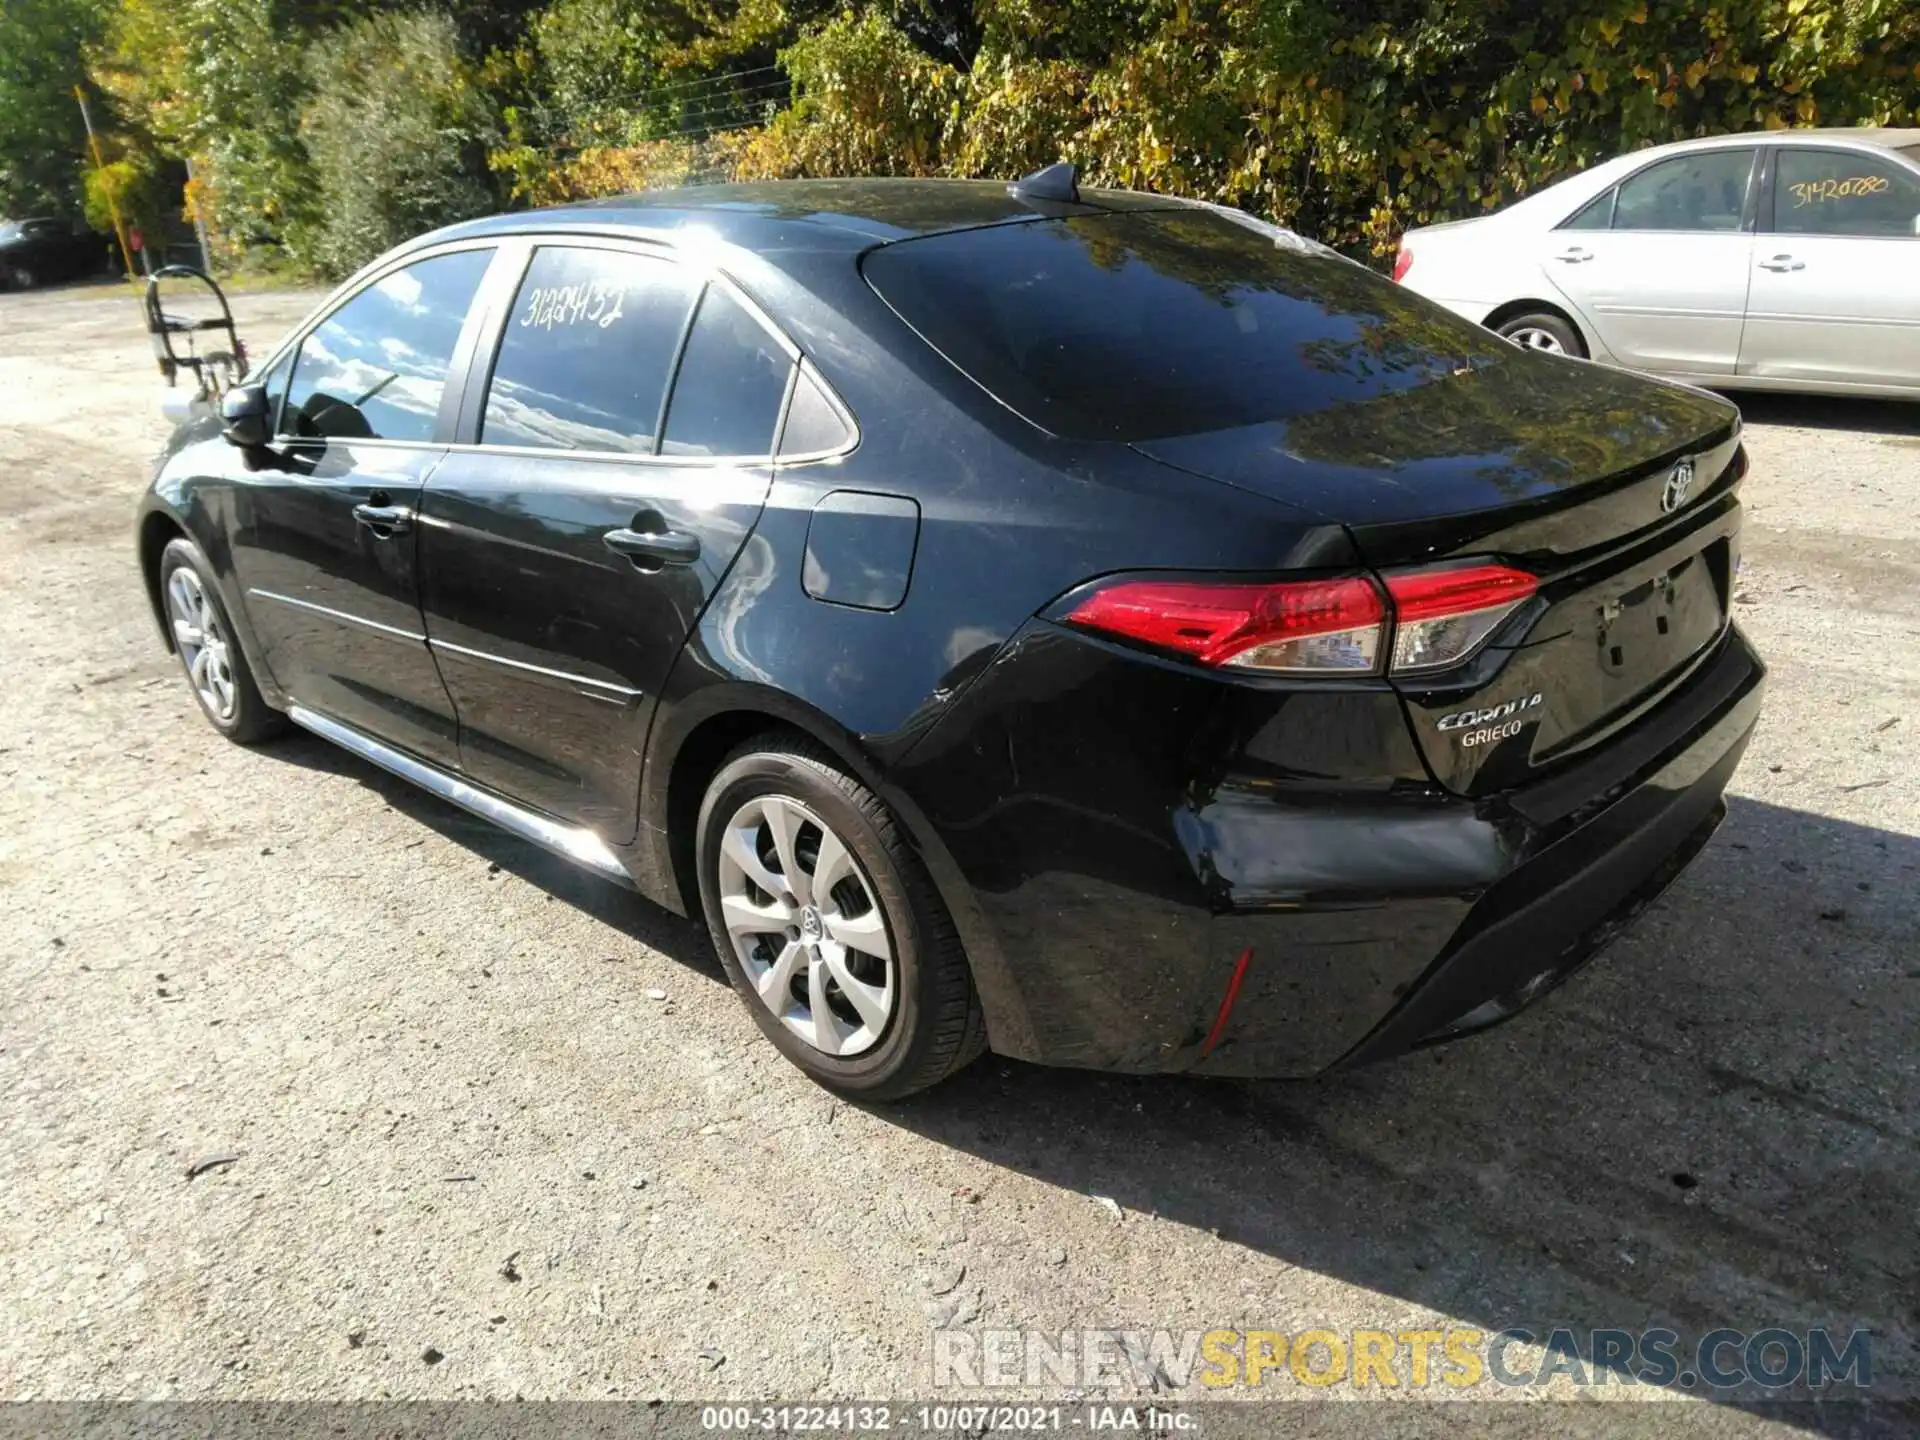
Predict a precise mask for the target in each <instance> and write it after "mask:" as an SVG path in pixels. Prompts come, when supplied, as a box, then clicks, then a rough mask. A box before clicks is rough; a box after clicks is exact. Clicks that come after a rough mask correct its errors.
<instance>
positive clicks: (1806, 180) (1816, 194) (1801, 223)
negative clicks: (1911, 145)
mask: <svg viewBox="0 0 1920 1440" xmlns="http://www.w3.org/2000/svg"><path fill="white" fill-rule="evenodd" d="M1916 221H1920V177H1916V176H1915V175H1914V174H1913V172H1912V171H1910V170H1908V169H1906V168H1905V167H1904V166H1901V165H1897V164H1895V163H1894V162H1893V161H1892V160H1890V159H1888V160H1882V159H1880V158H1878V157H1877V156H1873V155H1869V154H1865V153H1863V152H1861V151H1858V150H1782V151H1781V152H1780V158H1779V160H1778V161H1777V162H1776V164H1775V167H1774V181H1773V228H1774V230H1775V231H1776V232H1777V233H1779V234H1781V235H1860V236H1879V237H1888V238H1892V237H1897V238H1900V239H1904V240H1911V239H1913V238H1914V235H1915V230H1914V225H1915V222H1916Z"/></svg>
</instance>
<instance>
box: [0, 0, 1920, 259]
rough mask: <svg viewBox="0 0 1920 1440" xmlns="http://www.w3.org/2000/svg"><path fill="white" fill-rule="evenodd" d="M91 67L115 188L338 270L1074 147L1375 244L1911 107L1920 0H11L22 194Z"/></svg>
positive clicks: (61, 168) (1007, 168) (1021, 164)
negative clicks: (521, 216)
mask: <svg viewBox="0 0 1920 1440" xmlns="http://www.w3.org/2000/svg"><path fill="white" fill-rule="evenodd" d="M436 6H438V7H441V8H434V7H436ZM82 56H85V57H86V64H85V65H84V66H83V65H82V63H81V58H80V57H82ZM83 68H90V70H91V73H92V76H93V81H94V84H95V85H96V86H98V87H99V90H100V91H101V92H103V102H110V103H103V104H102V105H101V107H100V109H101V110H102V111H103V112H107V113H103V114H102V115H101V116H100V117H99V118H100V120H101V123H102V129H103V131H104V132H105V133H106V135H107V137H108V143H109V146H110V154H109V157H108V158H109V160H110V161H111V162H112V164H113V165H114V166H120V165H125V166H127V167H128V168H127V169H125V170H124V171H122V170H115V171H114V173H113V174H110V175H108V176H104V177H99V178H96V179H95V181H94V182H93V190H94V191H95V192H96V193H95V194H94V206H95V209H96V210H97V209H98V206H99V204H100V202H101V199H102V197H103V196H104V194H105V193H106V191H107V190H109V189H113V188H114V187H120V189H121V190H123V191H124V192H125V193H126V194H127V195H128V196H129V197H134V196H137V195H139V194H141V193H142V189H141V187H142V186H143V185H145V184H147V183H148V180H149V179H150V178H151V177H152V176H153V175H154V174H156V173H157V170H156V162H157V160H158V158H159V157H162V156H165V157H172V158H176V159H179V158H189V159H191V160H192V161H193V162H194V164H195V167H196V173H197V177H198V178H197V180H196V183H195V187H194V192H193V194H192V195H190V196H189V197H188V199H189V203H190V204H191V205H192V206H193V207H194V208H195V209H196V210H197V211H198V213H199V214H200V215H201V216H202V218H204V219H205V220H207V221H208V222H209V225H210V227H211V228H212V230H213V231H214V235H215V240H216V243H217V244H220V245H222V246H223V248H225V249H227V250H229V251H230V252H233V251H240V250H249V251H257V250H259V249H260V248H261V247H270V248H272V249H274V250H276V251H278V252H279V253H281V254H283V255H284V256H286V257H288V258H289V259H291V260H292V261H293V262H294V263H297V264H304V265H309V266H319V267H321V268H325V269H329V270H339V269H342V268H346V267H349V266H351V265H353V264H355V263H357V261H359V260H360V259H362V258H364V257H366V256H367V255H369V254H372V253H375V252H376V251H377V250H379V249H380V248H381V247H383V246H384V245H386V244H388V243H390V242H391V241H393V240H397V239H399V238H402V237H403V236H404V235H406V234H409V233H412V232H413V231H416V230H418V229H421V228H424V227H426V226H429V225H434V224H438V223H440V222H442V221H444V220H446V219H450V218H454V217H457V216H461V215H466V214H471V213H474V212H476V211H479V210H482V209H485V208H489V207H491V206H495V205H500V204H517V203H545V202H548V201H551V200H555V199H561V198H572V197H578V196H584V195H591V194H599V193H605V192H606V191H608V190H615V189H620V188H630V187H633V186H636V185H653V184H662V183H674V182H680V181H691V180H700V179H707V178H721V177H724V176H729V175H731V176H737V177H741V178H747V177H761V176H780V175H833V174H869V175H928V174H951V175H980V176H998V177H1007V176H1012V175H1016V174H1019V173H1023V172H1025V171H1027V170H1031V169H1033V168H1035V167H1036V166H1039V165H1042V164H1045V163H1048V162H1050V161H1052V160H1056V159H1063V158H1064V159H1071V160H1074V161H1076V162H1077V163H1078V164H1079V165H1080V166H1081V168H1082V171H1083V172H1084V174H1085V175H1086V177H1087V178H1088V179H1089V180H1092V181H1094V182H1096V183H1105V184H1117V185H1129V186H1134V187H1138V188H1142V189H1148V190H1163V191H1169V192H1176V193H1180V194H1186V195H1194V196H1199V197H1202V198H1206V199H1211V200H1218V201H1224V202H1227V203H1230V204H1235V205H1241V206H1244V207H1246V208H1248V209H1250V210H1253V211H1255V212H1257V213H1261V214H1265V215H1269V216H1271V217H1273V218H1275V219H1277V220H1280V221H1283V222H1285V223H1288V224H1291V225H1294V226H1296V227H1298V228H1300V229H1302V230H1304V231H1306V232H1308V233H1311V234H1314V235H1316V236H1319V237H1320V238H1322V239H1325V240H1327V241H1329V242H1330V243H1333V244H1335V245H1339V246H1341V247H1342V248H1344V249H1347V250H1348V251H1350V252H1353V253H1357V254H1373V255H1376V256H1377V255H1384V254H1385V253H1387V252H1388V251H1390V249H1391V247H1392V245H1393V243H1394V241H1395V238H1396V237H1397V235H1398V234H1399V232H1400V231H1401V230H1403V229H1405V228H1406V227H1408V226H1410V225H1420V224H1427V223H1431V222H1433V221H1436V220H1441V219H1446V218H1451V217H1457V216H1461V215H1471V214H1479V213H1482V212H1484V211H1485V210H1488V209H1491V208H1492V207H1494V206H1496V205H1499V204H1501V203H1503V202H1504V201H1506V200H1509V199H1512V198H1514V197H1515V196H1518V195H1520V194H1523V193H1526V192H1527V191H1530V190H1532V189H1536V188H1538V187H1539V186H1541V185H1543V184H1546V183H1549V182H1550V181H1552V180H1554V179H1557V178H1559V177H1560V176H1562V175H1564V174H1566V173H1568V172H1570V171H1572V170H1574V169H1577V168H1579V167H1581V166H1583V165H1586V164H1590V163H1592V162H1593V161H1595V160H1598V159H1601V158H1604V157H1606V156H1609V155H1613V154H1616V153H1618V152H1620V151H1621V150H1625V149H1631V148H1634V147H1636V146H1641V145H1647V144H1654V143H1658V142H1660V141H1664V140H1671V139H1678V138H1682V137H1685V136H1691V135H1700V134H1711V133H1719V132H1725V131H1738V130H1747V129H1755V128H1762V127H1777V126H1782V125H1808V124H1840V125H1849V124H1859V123H1876V124H1903V123H1914V122H1915V120H1916V118H1917V112H1920V3H1915V0H1369V3H1367V4H1365V5H1353V4H1343V3H1339V0H406V3H404V4H401V5H382V4H379V3H377V0H0V211H3V210H14V211H23V210H36V209H60V208H63V207H66V208H70V207H71V206H72V205H73V204H74V203H76V201H77V199H78V196H79V192H80V182H79V173H80V166H79V161H80V156H81V153H82V151H81V145H82V137H81V132H80V128H79V113H78V110H77V108H76V107H74V106H73V104H72V99H71V87H72V85H73V83H74V82H75V80H76V79H78V78H79V77H80V71H81V70H82V69H83ZM143 177H145V178H143Z"/></svg>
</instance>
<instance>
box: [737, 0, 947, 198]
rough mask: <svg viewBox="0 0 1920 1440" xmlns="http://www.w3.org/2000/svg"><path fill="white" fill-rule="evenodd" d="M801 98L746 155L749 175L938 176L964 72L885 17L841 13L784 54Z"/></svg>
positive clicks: (785, 66) (783, 61)
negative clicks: (944, 138) (929, 52)
mask: <svg viewBox="0 0 1920 1440" xmlns="http://www.w3.org/2000/svg"><path fill="white" fill-rule="evenodd" d="M780 64H781V67H782V68H783V69H784V70H785V71H786V72H787V74H788V75H790V76H791V77H792V78H793V88H794V97H795V98H794V102H793V104H792V105H791V106H790V107H789V108H788V109H786V110H785V111H783V112H781V114H779V115H778V116H776V117H775V118H774V120H773V122H772V123H771V124H770V125H768V126H767V128H766V132H765V135H764V136H763V137H762V138H761V140H760V142H758V143H756V144H755V145H754V146H753V147H751V148H750V149H749V151H748V152H747V154H746V156H745V159H744V161H743V166H742V168H743V173H745V174H748V175H757V174H780V175H929V174H933V173H935V171H936V169H937V168H938V166H939V163H940V151H941V141H942V136H943V135H944V133H945V131H946V129H947V127H948V125H949V124H950V123H951V122H952V119H953V113H954V107H955V105H956V104H957V103H958V102H959V99H960V97H961V95H962V93H963V91H964V89H965V81H964V77H963V76H961V75H960V73H959V72H958V71H956V70H954V69H953V68H952V67H951V66H948V65H943V64H941V63H940V62H939V61H937V60H934V59H932V58H931V57H929V56H928V55H926V54H925V53H924V52H923V51H921V50H919V49H918V48H916V47H915V46H914V44H913V42H912V41H911V40H909V39H908V38H907V35H906V33H905V32H904V31H903V30H901V29H900V28H899V27H898V26H896V25H894V24H893V23H892V21H890V20H889V19H887V17H886V16H885V15H883V14H880V13H877V12H874V11H869V12H867V13H866V14H863V15H852V14H847V15H842V16H839V17H837V18H835V19H833V20H830V21H828V22H827V23H826V24H825V25H823V26H821V27H820V29H818V30H816V31H814V32H813V33H812V34H810V35H808V36H806V37H805V38H803V39H801V40H799V41H798V42H796V43H795V44H793V45H790V46H788V47H787V48H786V49H784V50H782V51H781V52H780Z"/></svg>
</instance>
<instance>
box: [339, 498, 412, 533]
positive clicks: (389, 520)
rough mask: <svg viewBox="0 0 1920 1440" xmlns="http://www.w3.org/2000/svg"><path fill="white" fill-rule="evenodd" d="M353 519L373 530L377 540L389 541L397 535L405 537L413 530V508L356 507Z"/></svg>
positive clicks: (393, 506) (387, 506)
mask: <svg viewBox="0 0 1920 1440" xmlns="http://www.w3.org/2000/svg"><path fill="white" fill-rule="evenodd" d="M353 518H354V519H355V520H358V521H359V522H360V523H361V524H362V525H364V526H366V527H367V529H369V530H371V531H372V532H373V533H374V535H375V537H376V538H378V539H381V540H387V539H391V538H392V537H393V536H395V535H404V534H406V533H407V531H409V530H411V529H412V528H413V507H412V506H410V505H356V506H354V507H353Z"/></svg>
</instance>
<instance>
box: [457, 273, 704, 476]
mask: <svg viewBox="0 0 1920 1440" xmlns="http://www.w3.org/2000/svg"><path fill="white" fill-rule="evenodd" d="M698 288H699V286H698V282H697V281H696V280H694V279H693V278H692V277H691V276H689V275H688V274H687V272H686V271H685V270H684V269H683V268H682V267H681V266H679V265H676V264H674V263H673V262H672V261H670V260H666V259H662V258H656V257H654V256H649V255H640V254H635V253H633V252H631V251H620V250H599V249H590V248H587V247H584V246H542V247H541V248H540V249H539V250H537V251H535V252H534V256H533V260H532V262H531V263H530V264H529V265H528V266H527V273H526V275H525V276H524V277H523V278H522V280H521V282H520V292H519V294H518V295H516V296H515V297H514V305H513V309H512V311H511V312H510V313H509V314H508V317H507V322H506V325H505V326H504V327H503V329H502V332H501V336H500V349H499V352H498V355H497V358H496V359H495V361H494V366H493V378H492V380H491V382H490V383H489V384H488V386H487V405H486V411H485V414H484V416H483V417H482V420H481V425H480V440H481V443H482V444H486V445H525V446H528V447H532V448H538V449H546V450H595V451H610V452H616V453H626V454H636V455H651V454H653V453H654V448H655V438H656V436H657V435H658V433H659V425H660V406H661V402H662V401H663V400H665V398H666V393H667V379H668V377H669V375H670V374H671V373H672V370H673V356H674V352H675V351H676V350H677V349H678V348H679V345H680V338H681V336H682V335H684V334H685V333H686V328H687V314H688V312H689V311H690V310H691V309H692V307H693V300H694V296H695V294H696V293H697V291H698Z"/></svg>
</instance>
